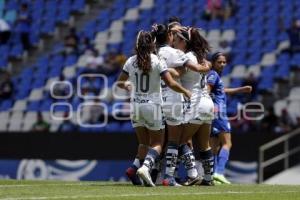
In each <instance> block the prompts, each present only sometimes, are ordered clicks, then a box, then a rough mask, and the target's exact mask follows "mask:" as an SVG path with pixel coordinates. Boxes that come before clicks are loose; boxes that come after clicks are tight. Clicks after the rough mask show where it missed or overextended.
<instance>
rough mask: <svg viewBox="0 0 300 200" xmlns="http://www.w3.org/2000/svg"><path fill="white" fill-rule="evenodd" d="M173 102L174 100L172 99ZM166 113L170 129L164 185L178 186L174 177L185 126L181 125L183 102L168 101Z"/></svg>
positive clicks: (165, 107)
mask: <svg viewBox="0 0 300 200" xmlns="http://www.w3.org/2000/svg"><path fill="white" fill-rule="evenodd" d="M170 102H172V101H170ZM164 111H165V115H166V122H167V129H168V142H167V148H166V155H165V159H166V166H165V177H164V180H163V185H165V186H178V184H177V183H176V181H175V179H174V173H175V168H176V165H177V158H178V145H179V142H180V138H181V134H182V130H183V127H182V125H181V123H182V120H183V117H181V116H182V103H181V102H180V104H178V103H168V104H165V105H164Z"/></svg>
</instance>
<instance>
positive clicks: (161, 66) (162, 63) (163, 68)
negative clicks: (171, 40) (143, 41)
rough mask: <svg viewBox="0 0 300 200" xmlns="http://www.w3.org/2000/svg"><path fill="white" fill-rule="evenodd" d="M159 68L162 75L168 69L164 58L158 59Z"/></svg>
mask: <svg viewBox="0 0 300 200" xmlns="http://www.w3.org/2000/svg"><path fill="white" fill-rule="evenodd" d="M157 68H158V71H159V74H160V75H163V74H165V73H166V72H167V71H168V67H167V64H166V62H165V61H164V60H158V61H157Z"/></svg>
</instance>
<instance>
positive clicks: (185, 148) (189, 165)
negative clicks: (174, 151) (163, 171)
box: [179, 124, 200, 186]
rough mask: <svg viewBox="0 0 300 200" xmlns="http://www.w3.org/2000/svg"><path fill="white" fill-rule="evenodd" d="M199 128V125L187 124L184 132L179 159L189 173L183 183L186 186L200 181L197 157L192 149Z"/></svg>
mask: <svg viewBox="0 0 300 200" xmlns="http://www.w3.org/2000/svg"><path fill="white" fill-rule="evenodd" d="M199 126H200V125H199V124H185V126H184V131H183V134H182V137H181V145H180V147H179V155H180V157H179V158H180V160H181V162H182V163H183V165H184V167H185V169H186V172H187V177H186V180H185V181H184V182H183V185H186V186H189V185H193V184H195V183H196V182H198V181H199V180H200V177H199V176H198V172H197V169H196V162H195V156H194V153H193V149H192V148H191V146H192V144H191V140H192V137H193V135H194V134H195V133H197V131H198V129H199Z"/></svg>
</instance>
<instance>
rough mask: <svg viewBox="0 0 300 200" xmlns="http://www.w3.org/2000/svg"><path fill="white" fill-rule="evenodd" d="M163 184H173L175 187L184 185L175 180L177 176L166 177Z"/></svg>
mask: <svg viewBox="0 0 300 200" xmlns="http://www.w3.org/2000/svg"><path fill="white" fill-rule="evenodd" d="M162 185H163V186H173V187H180V186H182V185H180V184H178V183H177V182H176V181H175V178H173V177H169V178H165V179H164V180H163V181H162Z"/></svg>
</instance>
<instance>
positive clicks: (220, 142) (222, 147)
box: [207, 52, 252, 184]
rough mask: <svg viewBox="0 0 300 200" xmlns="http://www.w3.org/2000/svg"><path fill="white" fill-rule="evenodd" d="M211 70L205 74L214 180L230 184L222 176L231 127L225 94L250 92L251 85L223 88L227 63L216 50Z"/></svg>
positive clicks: (229, 144)
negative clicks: (210, 103)
mask: <svg viewBox="0 0 300 200" xmlns="http://www.w3.org/2000/svg"><path fill="white" fill-rule="evenodd" d="M211 62H212V70H211V71H210V72H209V73H208V74H207V83H208V89H209V91H210V93H211V96H212V99H213V102H214V105H215V113H216V116H215V119H214V120H213V124H212V137H211V142H210V143H211V146H212V149H213V152H214V155H215V171H214V180H215V181H216V182H218V183H222V184H230V182H229V181H228V180H227V179H226V178H225V176H224V170H225V166H226V163H227V161H228V158H229V152H230V149H231V146H232V142H231V134H230V132H231V128H230V123H229V121H228V117H227V109H226V94H236V93H250V92H251V91H252V87H251V86H244V87H238V88H224V84H223V82H222V80H221V75H222V71H223V69H224V67H225V66H226V64H227V60H226V57H225V55H224V54H223V53H221V52H217V53H215V54H213V55H212V57H211Z"/></svg>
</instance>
